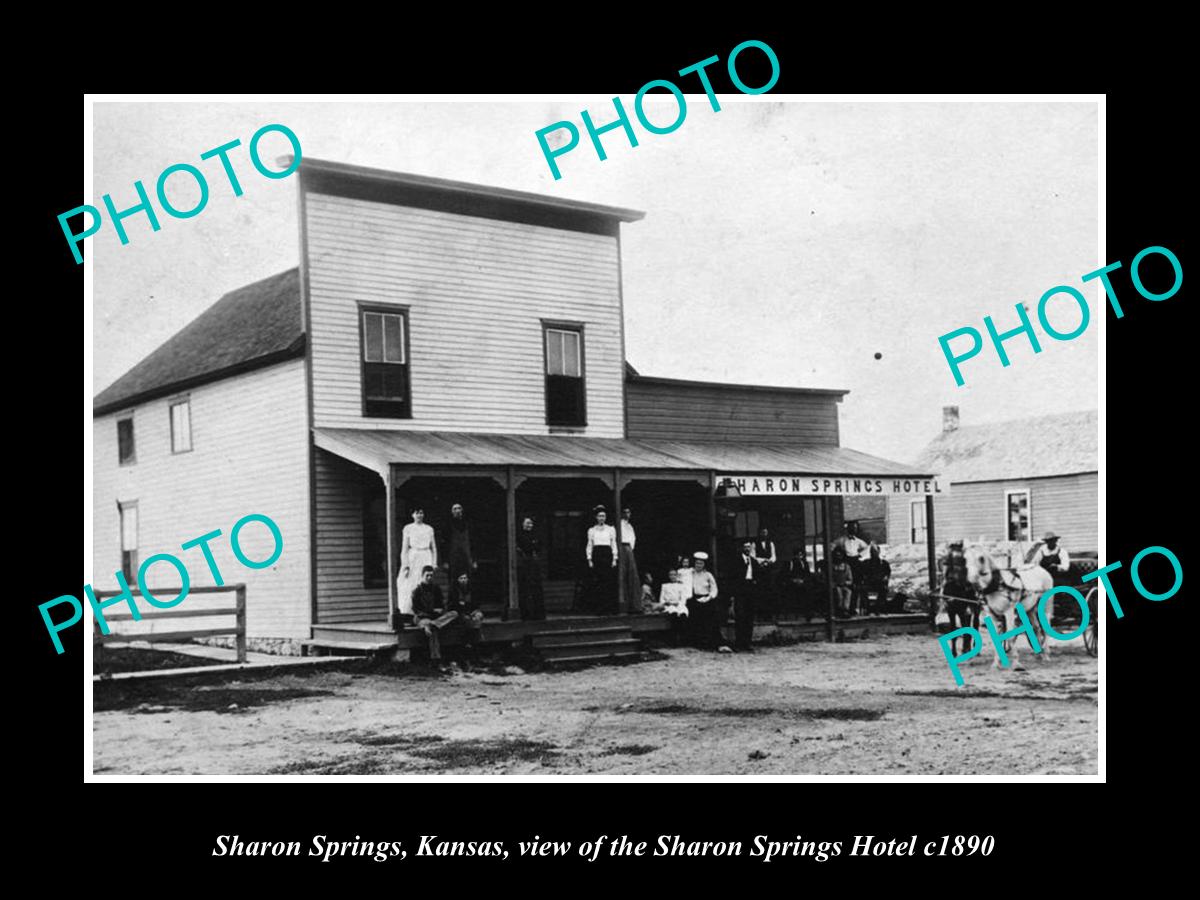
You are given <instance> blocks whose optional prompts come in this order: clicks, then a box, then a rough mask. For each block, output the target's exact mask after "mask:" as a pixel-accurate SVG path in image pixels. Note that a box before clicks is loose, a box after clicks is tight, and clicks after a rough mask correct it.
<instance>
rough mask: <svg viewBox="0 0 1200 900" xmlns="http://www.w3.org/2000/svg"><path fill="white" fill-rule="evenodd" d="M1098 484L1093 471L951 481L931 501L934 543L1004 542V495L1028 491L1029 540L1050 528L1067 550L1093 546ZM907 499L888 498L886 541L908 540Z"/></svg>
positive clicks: (1096, 540)
mask: <svg viewBox="0 0 1200 900" xmlns="http://www.w3.org/2000/svg"><path fill="white" fill-rule="evenodd" d="M1098 485H1099V482H1098V477H1097V474H1096V473H1095V472H1084V473H1082V474H1078V475H1059V476H1055V477H1052V478H1029V479H1010V480H1007V481H977V482H961V483H960V482H954V483H953V484H951V485H950V494H949V496H948V497H939V498H938V499H937V500H935V501H934V511H933V515H934V537H935V538H936V539H937V541H938V543H945V542H947V541H952V540H958V539H960V538H961V539H962V540H965V541H967V542H968V543H969V542H971V541H974V540H977V539H979V538H983V539H984V540H985V541H1003V540H1007V538H1008V535H1007V532H1006V529H1005V513H1006V507H1005V502H1006V501H1005V493H1006V492H1007V491H1023V490H1028V491H1029V503H1030V508H1031V513H1032V518H1031V520H1030V524H1031V526H1032V539H1033V540H1035V541H1039V540H1041V539H1042V535H1043V534H1045V533H1046V531H1048V530H1050V529H1053V530H1055V531H1057V532H1058V533H1059V534H1060V535H1062V538H1063V546H1065V547H1066V548H1067V552H1068V553H1070V552H1071V551H1076V552H1082V551H1089V552H1090V551H1095V550H1098V549H1099V539H1100V535H1099V523H1100V514H1099V486H1098ZM910 502H911V501H910V500H909V499H908V498H899V497H889V498H888V526H887V527H888V542H889V543H894V544H902V543H907V542H908V541H909V540H910V539H911V522H910V519H909V503H910Z"/></svg>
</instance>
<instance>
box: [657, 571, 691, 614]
mask: <svg viewBox="0 0 1200 900" xmlns="http://www.w3.org/2000/svg"><path fill="white" fill-rule="evenodd" d="M691 571H692V570H691V569H688V574H689V575H690V574H691ZM690 598H691V590H690V589H689V588H688V586H687V585H686V584H685V583H684V582H683V578H682V576H681V574H680V570H679V569H672V570H671V580H670V581H669V582H667V583H665V584H664V585H663V586H662V589H661V590H660V591H659V594H658V606H659V611H660V612H665V613H666V614H667V615H669V616H680V617H686V616H687V614H688V608H687V602H688V600H689V599H690Z"/></svg>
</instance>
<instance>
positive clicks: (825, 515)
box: [821, 496, 834, 643]
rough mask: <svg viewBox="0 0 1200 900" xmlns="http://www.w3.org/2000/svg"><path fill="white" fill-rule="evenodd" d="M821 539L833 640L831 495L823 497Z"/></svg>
mask: <svg viewBox="0 0 1200 900" xmlns="http://www.w3.org/2000/svg"><path fill="white" fill-rule="evenodd" d="M821 520H822V522H821V541H822V544H823V549H824V553H825V585H826V588H827V590H828V593H829V608H828V609H827V610H826V611H825V636H826V637H827V638H828V639H829V641H830V643H832V642H833V614H834V599H833V553H832V551H831V550H830V549H829V527H830V521H829V497H828V496H825V497H822V498H821Z"/></svg>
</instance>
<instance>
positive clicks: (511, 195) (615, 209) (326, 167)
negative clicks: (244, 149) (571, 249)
mask: <svg viewBox="0 0 1200 900" xmlns="http://www.w3.org/2000/svg"><path fill="white" fill-rule="evenodd" d="M279 164H280V165H283V166H290V165H291V164H292V157H291V156H290V155H285V156H281V157H279ZM305 172H325V173H329V174H333V175H348V176H352V177H354V178H359V179H367V180H373V181H379V182H384V183H387V184H395V185H406V186H409V187H416V188H424V189H427V190H438V191H444V192H446V193H450V194H459V195H462V196H469V197H490V198H493V199H496V200H507V201H510V202H513V203H525V204H530V205H534V206H540V207H544V208H548V209H560V210H566V211H569V212H577V213H586V214H587V215H592V216H602V217H604V218H607V219H615V220H617V221H620V222H637V221H639V220H641V219H643V218H645V216H646V214H645V213H644V212H642V211H641V210H637V209H627V208H625V207H620V206H605V205H603V204H600V203H586V202H584V201H582V200H569V199H567V198H565V197H549V196H546V195H545V194H533V193H530V192H528V191H514V190H511V189H509V188H500V187H492V186H490V185H485V184H472V183H471V182H467V181H452V180H450V179H448V178H432V177H430V176H428V175H413V174H411V173H408V172H392V171H389V170H387V169H375V168H371V167H368V166H355V165H350V164H349V163H339V162H332V161H330V160H325V159H314V158H313V157H311V156H305V157H303V158H302V159H301V162H300V173H301V175H303V174H304V173H305Z"/></svg>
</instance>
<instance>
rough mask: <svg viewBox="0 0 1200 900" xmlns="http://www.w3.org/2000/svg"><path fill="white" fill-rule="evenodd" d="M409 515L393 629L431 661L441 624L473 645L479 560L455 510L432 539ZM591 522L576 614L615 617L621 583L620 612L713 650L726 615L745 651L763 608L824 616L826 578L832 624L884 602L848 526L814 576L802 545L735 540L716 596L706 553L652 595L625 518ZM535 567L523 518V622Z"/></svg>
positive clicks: (534, 598) (479, 616) (602, 516)
mask: <svg viewBox="0 0 1200 900" xmlns="http://www.w3.org/2000/svg"><path fill="white" fill-rule="evenodd" d="M411 515H412V522H411V523H409V524H408V525H406V526H405V527H404V529H403V532H402V536H401V548H400V558H399V562H400V566H399V573H398V577H397V599H398V612H399V615H398V616H397V617H396V625H397V627H398V628H399V627H403V626H404V625H406V624H408V623H409V622H412V623H413V624H415V625H416V626H417V627H419V628H421V630H422V631H424V632H425V633H426V634H427V635H428V636H429V640H430V650H431V656H432V657H433V658H435V659H436V658H437V657H438V656H439V655H440V653H439V648H438V644H439V640H438V635H439V632H440V631H441V630H442V629H443V628H445V627H447V626H450V625H453V626H454V627H455V628H461V629H464V632H465V633H464V642H465V643H468V644H470V643H474V642H475V641H477V640H479V637H480V628H481V623H482V621H483V613H482V611H481V610H480V609H479V605H478V603H477V602H476V601H475V596H474V591H473V585H472V579H473V577H474V574H475V571H476V570H477V569H478V562H477V560H476V558H475V555H474V553H473V550H472V546H471V529H470V526H469V524H468V521H467V519H466V516H465V510H464V508H463V505H462V504H461V503H454V504H452V505H451V507H450V518H449V523H448V526H447V527H446V529H445V531H444V533H443V535H442V537H441V539H440V541H439V538H438V536H437V534H436V532H435V531H434V529H433V527H432V526H430V525H429V524H427V523H426V522H425V511H424V509H423V508H421V507H419V506H418V507H416V508H413V509H412V510H411ZM592 516H593V524H592V526H591V527H590V528H588V530H587V538H586V542H585V545H584V547H583V548H582V549H583V557H584V560H585V561H586V566H587V568H586V572H585V575H584V578H583V579H582V580H581V584H580V587H581V589H582V590H581V593H582V596H581V598H580V600H581V604H580V605H581V607H582V608H583V610H586V611H587V612H590V613H592V614H596V615H616V614H618V613H620V612H621V606H620V600H619V598H620V597H621V595H622V591H621V590H620V588H619V587H618V580H619V579H622V578H623V579H624V585H623V588H624V590H623V594H624V596H625V598H626V600H627V603H628V605H629V611H631V612H637V611H640V612H644V613H665V614H666V615H668V616H670V617H671V618H672V620H673V621H674V622H675V623H676V630H677V634H678V635H679V636H680V638H681V639H684V640H689V641H690V642H692V643H694V644H696V645H698V646H701V647H705V648H708V649H713V650H717V651H718V652H730V651H732V649H733V647H731V646H730V645H729V644H727V642H726V641H725V639H724V637H723V634H722V626H723V625H724V624H725V623H726V622H727V621H728V617H729V611H730V609H732V612H733V618H734V641H733V644H734V646H736V647H737V648H738V649H740V650H751V649H752V648H751V637H752V635H753V629H754V621H755V619H756V617H757V616H758V615H759V614H760V612H761V611H763V610H764V609H766V610H768V611H771V612H777V611H779V610H780V609H781V608H783V607H791V608H793V609H795V610H796V611H799V612H800V613H801V614H802V615H805V616H806V617H807V618H808V620H809V621H811V620H812V618H813V617H814V615H821V614H823V612H824V609H825V600H824V598H825V597H826V596H827V593H826V592H827V585H828V582H827V581H826V579H830V580H831V581H832V585H833V590H834V596H835V599H836V603H835V614H836V615H838V616H841V617H847V616H850V615H853V614H854V613H855V611H856V610H855V607H856V606H857V612H859V613H862V612H863V611H864V598H869V597H880V598H883V599H884V600H886V597H887V582H888V579H889V577H890V567H889V565H888V563H887V561H886V560H884V559H882V557H881V554H880V551H879V547H878V546H877V545H875V544H874V543H868V542H867V541H865V540H864V539H863V538H862V537H861V536H860V535H859V534H858V532H857V528H856V527H855V525H854V523H852V522H851V523H847V524H846V525H845V526H844V528H843V534H842V535H841V537H839V538H838V539H837V541H835V542H834V544H833V547H832V552H831V559H830V563H831V564H830V566H828V567H826V566H825V565H824V561H823V560H819V561H818V562H817V571H816V572H813V571H812V570H811V569H810V566H809V562H808V558H807V555H806V548H805V546H804V545H803V544H800V545H798V546H797V547H795V548H794V552H793V554H792V556H791V557H790V558H786V559H785V558H783V556H782V554H780V552H779V548H778V546H777V545H776V542H775V541H774V540H773V539H772V536H771V534H770V531H769V529H767V528H765V527H764V528H761V529H759V532H758V534H757V536H756V537H755V538H753V539H746V540H745V541H744V542H743V543H742V545H741V553H740V557H739V558H737V559H736V560H735V559H733V558H731V559H730V561H729V569H728V570H727V571H724V572H723V578H722V584H723V585H724V591H725V595H724V596H723V595H722V588H721V587H720V586H719V585H718V583H717V579H716V578H715V577H714V575H713V573H712V561H711V560H710V558H709V553H708V552H707V551H704V550H699V551H696V552H694V553H691V554H690V555H687V556H680V557H678V558H677V561H676V564H675V565H674V566H673V567H672V568H670V569H669V570H668V571H667V572H666V575H665V578H664V580H663V583H662V584H661V586H659V587H658V588H657V589H656V587H655V579H654V577H653V575H652V574H651V573H650V572H648V571H646V572H641V573H639V568H638V563H637V532H636V530H635V527H634V524H633V511H632V510H631V509H630V508H625V509H623V510H622V511H621V521H620V529H619V531H618V529H617V528H615V527H614V526H613V525H611V524H609V520H608V510H607V508H606V507H604V506H597V507H595V508H594V509H593V510H592ZM439 543H440V545H441V547H442V548H443V551H442V553H443V555H441V556H440V555H439ZM439 560H441V562H440V564H439ZM544 563H545V553H544V550H543V547H542V545H541V540H540V539H539V537H538V535H537V532H536V528H535V522H534V520H533V518H532V517H531V516H524V517H522V518H521V519H520V529H519V530H518V532H517V536H516V570H517V571H516V575H517V579H516V580H517V595H518V596H517V599H518V605H519V609H520V615H521V619H522V620H525V621H531V620H532V621H536V620H540V619H544V618H545V601H544V585H543V581H544ZM439 566H440V568H441V569H443V570H445V572H446V575H447V581H448V584H449V594H450V596H449V598H446V597H444V595H443V592H442V590H441V588H440V587H439V586H438V584H437V583H436V581H435V576H436V573H437V571H438V569H439ZM827 569H828V570H827Z"/></svg>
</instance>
